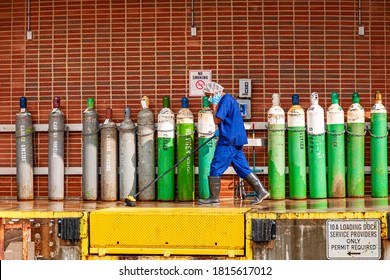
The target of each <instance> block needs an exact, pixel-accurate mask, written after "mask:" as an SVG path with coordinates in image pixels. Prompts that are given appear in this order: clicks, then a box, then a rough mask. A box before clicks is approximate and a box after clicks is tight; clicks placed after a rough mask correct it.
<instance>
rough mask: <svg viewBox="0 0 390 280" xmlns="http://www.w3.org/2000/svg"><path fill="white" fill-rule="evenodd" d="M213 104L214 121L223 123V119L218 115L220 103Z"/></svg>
mask: <svg viewBox="0 0 390 280" xmlns="http://www.w3.org/2000/svg"><path fill="white" fill-rule="evenodd" d="M212 105H213V116H214V123H215V124H216V125H219V124H220V123H221V119H220V118H218V117H217V116H216V114H217V112H218V104H212Z"/></svg>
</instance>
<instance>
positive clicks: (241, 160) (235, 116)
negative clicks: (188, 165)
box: [198, 82, 269, 204]
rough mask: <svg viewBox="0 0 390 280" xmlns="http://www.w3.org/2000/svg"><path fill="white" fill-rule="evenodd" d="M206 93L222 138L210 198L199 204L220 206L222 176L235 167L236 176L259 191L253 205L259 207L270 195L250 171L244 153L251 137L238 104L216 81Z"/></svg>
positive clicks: (214, 168) (204, 90) (209, 84)
mask: <svg viewBox="0 0 390 280" xmlns="http://www.w3.org/2000/svg"><path fill="white" fill-rule="evenodd" d="M203 92H204V93H205V94H210V97H209V100H210V102H211V104H212V108H213V114H214V122H215V124H216V125H218V134H219V138H218V142H217V147H216V149H215V153H214V158H213V160H212V161H211V166H210V175H209V177H208V179H209V186H210V197H209V198H207V199H199V200H198V202H199V203H201V204H209V203H219V193H220V189H221V176H222V174H223V173H224V172H225V171H226V169H227V168H228V167H229V166H230V165H232V166H233V168H234V170H235V171H236V173H237V175H238V176H240V178H243V179H244V180H245V181H246V182H247V183H248V184H249V186H251V187H252V189H253V190H254V191H255V192H256V196H255V200H254V202H253V204H259V203H260V202H261V201H263V200H264V199H266V198H268V196H269V193H268V192H267V190H266V189H265V188H264V186H263V184H262V183H261V181H260V179H259V178H258V177H257V176H256V174H255V173H253V172H252V170H251V169H250V168H249V164H248V160H247V159H246V157H245V154H244V152H243V150H242V148H243V146H244V145H245V144H248V137H247V135H246V131H245V127H244V121H243V119H242V116H241V112H240V107H239V105H238V102H237V101H236V99H234V97H233V96H232V95H230V94H229V93H226V92H224V91H223V87H222V86H221V85H219V84H217V83H215V82H210V83H207V84H206V85H205V87H204V88H203Z"/></svg>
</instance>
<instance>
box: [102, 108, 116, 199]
mask: <svg viewBox="0 0 390 280" xmlns="http://www.w3.org/2000/svg"><path fill="white" fill-rule="evenodd" d="M100 133H101V135H100V136H101V139H100V140H101V142H100V152H101V158H100V159H101V197H102V200H104V201H115V200H117V196H118V191H117V182H118V179H117V177H118V169H117V165H118V157H117V152H118V146H117V141H118V130H117V127H116V124H115V122H113V121H112V110H111V108H107V109H106V119H105V120H104V123H103V124H102V127H101V128H100Z"/></svg>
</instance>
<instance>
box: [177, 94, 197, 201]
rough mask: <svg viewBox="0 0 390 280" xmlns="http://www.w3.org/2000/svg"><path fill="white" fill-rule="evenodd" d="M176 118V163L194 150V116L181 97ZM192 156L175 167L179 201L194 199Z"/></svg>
mask: <svg viewBox="0 0 390 280" xmlns="http://www.w3.org/2000/svg"><path fill="white" fill-rule="evenodd" d="M181 107H182V108H181V109H180V110H179V112H178V113H177V117H176V133H177V161H178V162H179V161H180V160H181V159H182V158H184V157H185V156H186V155H187V154H190V153H191V152H192V151H193V150H194V131H195V128H194V116H193V114H192V112H191V110H190V109H189V108H188V98H186V97H183V98H182V101H181ZM194 186H195V172H194V156H193V155H192V156H189V157H188V158H187V159H186V160H184V161H183V162H181V163H180V164H179V165H178V167H177V198H178V200H179V201H193V200H194V199H195V187H194Z"/></svg>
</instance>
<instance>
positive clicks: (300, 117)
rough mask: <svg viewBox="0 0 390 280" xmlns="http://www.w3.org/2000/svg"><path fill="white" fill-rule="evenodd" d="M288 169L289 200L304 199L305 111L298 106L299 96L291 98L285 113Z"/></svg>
mask: <svg viewBox="0 0 390 280" xmlns="http://www.w3.org/2000/svg"><path fill="white" fill-rule="evenodd" d="M287 130H288V133H287V135H288V167H289V182H290V198H291V199H305V198H306V197H307V195H306V139H305V111H304V110H303V108H302V106H301V105H299V95H298V94H294V95H293V96H292V106H291V108H290V109H289V110H288V112H287Z"/></svg>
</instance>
